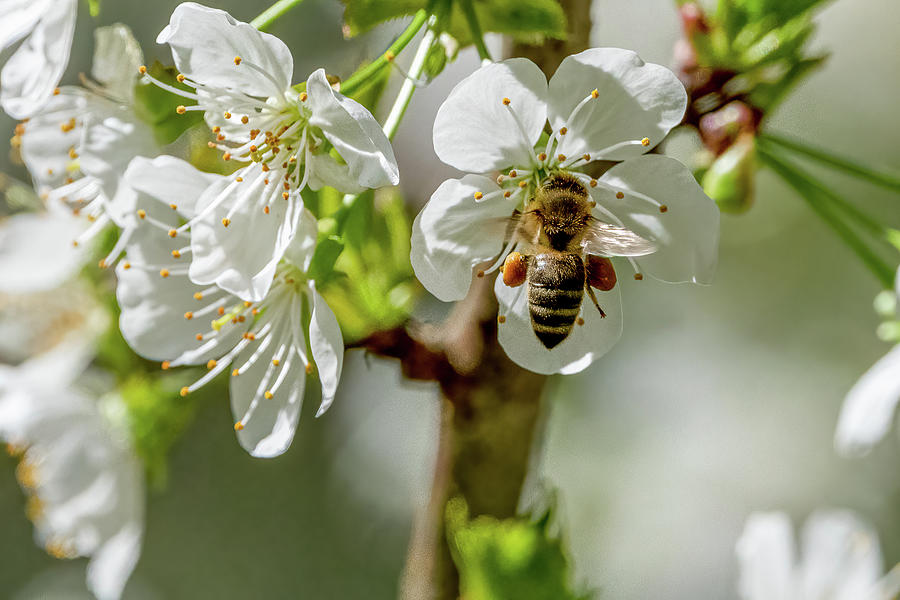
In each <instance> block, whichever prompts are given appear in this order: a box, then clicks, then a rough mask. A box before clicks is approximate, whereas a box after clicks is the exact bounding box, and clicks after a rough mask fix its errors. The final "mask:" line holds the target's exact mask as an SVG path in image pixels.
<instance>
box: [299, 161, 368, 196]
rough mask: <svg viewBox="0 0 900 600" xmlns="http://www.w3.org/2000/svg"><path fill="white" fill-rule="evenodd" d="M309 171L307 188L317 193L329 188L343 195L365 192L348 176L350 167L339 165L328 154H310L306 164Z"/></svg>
mask: <svg viewBox="0 0 900 600" xmlns="http://www.w3.org/2000/svg"><path fill="white" fill-rule="evenodd" d="M306 168H307V169H309V182H308V184H307V185H309V188H310V189H311V190H314V191H317V190H320V189H322V187H323V186H326V185H327V186H330V187H333V188H334V189H336V190H337V191H339V192H341V193H344V194H358V193H360V192H362V191H363V190H365V189H366V188H364V187H363V186H361V185H359V184H358V183H356V180H355V178H354V177H353V176H352V175H350V166H349V165H347V164H341V163H339V162H338V161H336V160H335V159H334V158H332V157H331V156H330V155H328V154H310V155H309V161H308V162H307V164H306Z"/></svg>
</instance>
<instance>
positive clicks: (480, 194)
mask: <svg viewBox="0 0 900 600" xmlns="http://www.w3.org/2000/svg"><path fill="white" fill-rule="evenodd" d="M482 198H484V194H482V193H481V192H475V199H476V200H481V199H482Z"/></svg>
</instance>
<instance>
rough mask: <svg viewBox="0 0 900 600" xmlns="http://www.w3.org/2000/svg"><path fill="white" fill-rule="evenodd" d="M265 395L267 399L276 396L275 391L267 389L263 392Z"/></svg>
mask: <svg viewBox="0 0 900 600" xmlns="http://www.w3.org/2000/svg"><path fill="white" fill-rule="evenodd" d="M263 396H265V397H266V400H271V399H272V398H273V397H274V396H275V394H273V393H272V392H270V391H269V390H266V393H265V394H263Z"/></svg>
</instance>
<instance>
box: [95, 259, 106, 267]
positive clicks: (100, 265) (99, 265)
mask: <svg viewBox="0 0 900 600" xmlns="http://www.w3.org/2000/svg"><path fill="white" fill-rule="evenodd" d="M97 266H98V267H100V268H101V269H105V268H106V267H108V266H109V265H108V264H106V261H105V260H103V259H100V262H99V263H97Z"/></svg>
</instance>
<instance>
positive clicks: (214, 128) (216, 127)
mask: <svg viewBox="0 0 900 600" xmlns="http://www.w3.org/2000/svg"><path fill="white" fill-rule="evenodd" d="M220 131H222V128H221V127H219V126H218V125H216V126H215V127H213V128H212V132H213V133H219V132H220Z"/></svg>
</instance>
